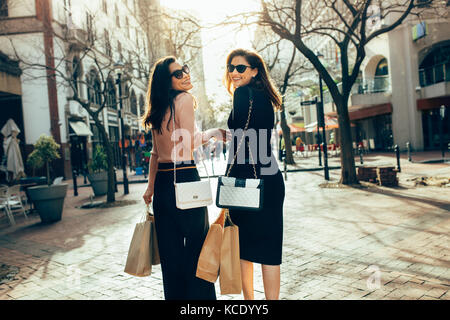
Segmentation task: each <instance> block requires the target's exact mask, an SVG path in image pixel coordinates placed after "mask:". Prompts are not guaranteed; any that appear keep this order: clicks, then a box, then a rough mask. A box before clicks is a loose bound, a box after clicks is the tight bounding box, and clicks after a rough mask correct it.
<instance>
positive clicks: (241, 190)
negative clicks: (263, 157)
mask: <svg viewBox="0 0 450 320" xmlns="http://www.w3.org/2000/svg"><path fill="white" fill-rule="evenodd" d="M249 91H250V94H249V100H250V101H249V102H250V106H249V109H248V117H247V123H246V124H245V128H244V132H245V131H247V129H248V124H249V123H250V116H251V113H252V109H253V96H252V90H251V89H250V88H249ZM244 137H245V134H242V137H241V139H240V141H239V144H238V147H237V150H236V152H235V154H234V158H233V161H232V162H231V165H230V167H229V168H228V171H227V174H226V176H222V177H219V179H218V182H217V194H216V205H217V207H219V208H227V209H240V210H246V211H260V210H261V209H262V208H263V192H264V180H262V179H258V177H257V175H256V166H255V161H254V159H253V155H252V151H251V148H249V151H250V158H251V162H252V164H253V175H254V177H255V178H254V179H240V178H233V177H229V175H230V172H231V168H232V167H233V165H234V162H235V161H236V157H237V154H238V152H239V150H240V148H241V145H242V142H243V141H244Z"/></svg>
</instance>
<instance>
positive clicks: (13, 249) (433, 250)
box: [0, 156, 450, 300]
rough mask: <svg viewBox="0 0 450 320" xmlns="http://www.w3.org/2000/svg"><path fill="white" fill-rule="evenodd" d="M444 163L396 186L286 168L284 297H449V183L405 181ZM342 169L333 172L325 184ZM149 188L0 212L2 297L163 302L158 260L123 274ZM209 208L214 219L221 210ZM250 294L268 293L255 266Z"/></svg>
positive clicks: (440, 168)
mask: <svg viewBox="0 0 450 320" xmlns="http://www.w3.org/2000/svg"><path fill="white" fill-rule="evenodd" d="M379 157H380V158H379V159H377V160H376V161H378V162H377V163H380V162H381V161H385V160H388V159H387V158H386V157H383V156H379ZM316 160H317V159H316ZM406 162H408V161H407V160H406ZM298 163H299V165H301V160H298ZM402 166H403V163H402ZM449 168H450V166H449V165H448V164H446V163H441V164H414V163H411V164H407V163H405V164H404V170H403V168H402V173H400V186H399V187H397V188H387V187H378V186H373V185H372V186H369V187H367V186H366V187H364V186H362V187H361V188H339V189H336V188H321V187H319V185H320V184H322V183H323V182H324V180H323V172H321V171H305V172H289V173H288V180H287V181H286V182H285V183H286V201H285V210H284V246H283V264H282V266H281V272H282V274H281V294H280V297H281V299H288V300H298V299H307V300H311V299H441V300H448V299H450V292H449V290H450V239H449V235H450V215H449V212H450V200H449V189H448V188H438V187H414V188H413V187H412V185H410V184H408V183H407V179H408V178H411V177H413V176H415V175H416V176H417V175H422V174H426V175H434V174H440V175H446V176H450V170H449ZM339 174H340V170H332V171H330V177H331V181H337V180H338V179H339ZM130 179H131V176H130ZM68 182H69V184H70V185H71V180H69V181H68ZM212 182H213V188H214V189H215V183H216V179H212ZM145 187H146V185H145V184H144V183H134V184H130V194H129V195H127V196H123V189H122V186H121V185H119V192H118V193H116V199H117V200H118V201H121V200H130V201H132V200H135V201H137V202H136V203H135V204H131V205H127V206H123V207H113V208H108V209H99V208H96V209H79V208H78V207H79V206H80V205H81V204H83V203H85V202H88V201H89V195H90V194H91V193H92V191H91V189H90V188H89V187H82V188H79V193H80V194H79V196H78V197H73V190H72V189H69V190H68V196H67V198H66V201H65V209H64V213H63V218H62V220H61V221H60V222H58V223H55V224H50V225H43V224H41V223H40V219H39V216H38V214H37V213H33V214H32V215H31V216H30V218H29V220H28V221H25V220H24V219H22V218H21V217H20V216H17V222H18V225H17V226H16V227H8V224H7V219H6V218H4V217H1V218H0V265H2V264H4V265H6V267H8V268H9V270H10V277H6V278H0V299H14V300H15V299H124V300H125V299H163V292H162V280H161V271H160V266H156V267H154V273H153V274H152V275H151V276H150V277H145V278H136V277H132V276H129V275H127V274H125V273H124V272H123V268H124V263H125V260H126V255H127V251H128V246H129V243H130V240H131V236H132V232H133V230H134V225H135V223H136V222H138V221H139V219H140V217H141V214H142V210H143V209H144V206H143V204H142V201H141V196H142V194H143V192H144V190H145ZM101 199H104V197H101V198H99V199H96V200H101ZM209 213H210V222H211V221H213V220H214V219H215V217H216V216H217V214H218V213H219V210H218V209H217V208H215V207H214V206H210V207H209ZM216 290H217V293H218V298H219V299H242V296H241V295H226V296H221V295H220V289H219V285H218V283H217V285H216ZM255 298H256V299H264V290H263V284H262V280H261V271H260V267H259V266H255Z"/></svg>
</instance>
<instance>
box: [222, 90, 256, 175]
mask: <svg viewBox="0 0 450 320" xmlns="http://www.w3.org/2000/svg"><path fill="white" fill-rule="evenodd" d="M247 88H248V91H249V93H248V97H249V99H248V100H249V107H248V116H247V122H246V123H245V127H244V132H243V133H242V138H241V140H240V141H239V144H238V147H237V149H236V152H235V153H234V157H233V161H232V162H231V164H230V167H229V168H228V171H227V174H226V176H227V177H228V176H229V175H230V172H231V169H232V168H233V166H234V162H235V161H236V158H237V154H238V152H239V150H240V149H241V145H242V142H243V141H244V137H245V132H246V131H247V130H248V125H249V123H250V117H251V115H252V109H253V90H252V89H251V88H250V87H249V86H247ZM232 112H233V117H234V107H233V111H232ZM248 151H249V153H250V158H251V161H252V164H253V175H254V176H255V179H258V176H257V175H256V166H255V160H254V159H253V154H252V150H251V148H248Z"/></svg>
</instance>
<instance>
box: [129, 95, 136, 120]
mask: <svg viewBox="0 0 450 320" xmlns="http://www.w3.org/2000/svg"><path fill="white" fill-rule="evenodd" d="M130 107H131V113H132V114H134V115H137V98H136V93H135V92H134V90H131V96H130Z"/></svg>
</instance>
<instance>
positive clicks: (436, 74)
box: [419, 62, 450, 87]
mask: <svg viewBox="0 0 450 320" xmlns="http://www.w3.org/2000/svg"><path fill="white" fill-rule="evenodd" d="M419 81H420V86H421V87H426V86H431V85H432V84H435V83H439V82H444V81H450V62H447V63H441V64H437V65H435V66H432V67H428V68H424V69H419Z"/></svg>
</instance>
